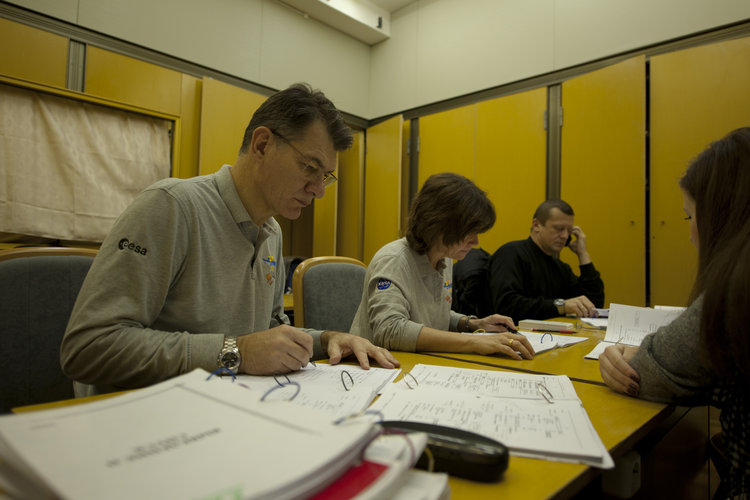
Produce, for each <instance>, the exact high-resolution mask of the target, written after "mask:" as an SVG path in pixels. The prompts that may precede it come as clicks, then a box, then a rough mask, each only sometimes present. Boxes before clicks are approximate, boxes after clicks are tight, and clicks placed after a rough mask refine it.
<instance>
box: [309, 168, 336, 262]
mask: <svg viewBox="0 0 750 500" xmlns="http://www.w3.org/2000/svg"><path fill="white" fill-rule="evenodd" d="M338 189H339V183H338V181H337V182H334V183H333V184H331V185H330V186H328V187H327V188H326V192H325V195H323V197H322V198H318V199H316V200H315V201H314V202H313V209H314V211H313V241H312V256H313V257H317V256H320V255H336V238H337V234H336V229H337V221H336V214H337V211H338V210H337V208H338V202H337V200H338Z"/></svg>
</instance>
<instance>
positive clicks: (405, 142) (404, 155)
mask: <svg viewBox="0 0 750 500" xmlns="http://www.w3.org/2000/svg"><path fill="white" fill-rule="evenodd" d="M410 140H411V120H404V124H403V126H402V127H401V231H402V232H403V231H406V226H407V225H408V224H409V207H410V206H411V200H410V194H411V193H410V192H409V189H410V187H409V183H410V182H411V151H410V150H409V141H410Z"/></svg>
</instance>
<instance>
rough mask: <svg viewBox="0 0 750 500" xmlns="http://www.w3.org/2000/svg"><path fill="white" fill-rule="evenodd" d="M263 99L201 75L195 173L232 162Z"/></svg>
mask: <svg viewBox="0 0 750 500" xmlns="http://www.w3.org/2000/svg"><path fill="white" fill-rule="evenodd" d="M265 100H266V98H265V97H264V96H262V95H260V94H256V93H254V92H250V91H249V90H245V89H242V88H239V87H235V86H234V85H230V84H228V83H224V82H220V81H218V80H214V79H213V78H203V92H202V101H201V102H202V106H201V118H200V121H201V126H200V138H201V140H200V155H199V158H200V160H199V163H198V165H199V172H200V174H201V175H204V174H209V173H212V172H216V171H217V170H219V169H220V168H221V166H222V165H224V164H225V163H228V164H233V163H234V161H235V160H236V159H237V153H238V152H239V150H240V146H241V145H242V138H243V136H244V134H245V129H246V128H247V124H248V123H250V118H251V117H252V116H253V113H254V112H255V110H256V109H258V107H259V106H260V105H261V104H262V103H263V101H265Z"/></svg>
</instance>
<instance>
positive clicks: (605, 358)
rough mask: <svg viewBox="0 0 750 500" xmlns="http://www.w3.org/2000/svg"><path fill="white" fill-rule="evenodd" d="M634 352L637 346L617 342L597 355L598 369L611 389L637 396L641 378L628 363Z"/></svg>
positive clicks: (636, 350)
mask: <svg viewBox="0 0 750 500" xmlns="http://www.w3.org/2000/svg"><path fill="white" fill-rule="evenodd" d="M636 352H638V348H637V347H633V346H627V345H622V344H617V345H612V346H609V347H607V348H606V349H604V352H603V353H601V354H600V355H599V371H600V372H601V374H602V379H604V382H605V383H606V384H607V385H608V386H609V387H610V388H611V389H614V390H615V391H618V392H624V393H625V394H630V395H631V396H638V392H639V391H640V390H641V386H640V382H641V378H640V376H639V375H638V372H637V371H635V369H634V368H633V367H632V366H630V364H629V362H630V360H631V359H633V356H635V353H636Z"/></svg>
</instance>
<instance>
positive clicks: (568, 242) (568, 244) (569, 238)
mask: <svg viewBox="0 0 750 500" xmlns="http://www.w3.org/2000/svg"><path fill="white" fill-rule="evenodd" d="M571 240H573V235H572V234H569V235H568V241H566V242H565V246H566V247H567V246H570V242H571Z"/></svg>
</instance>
